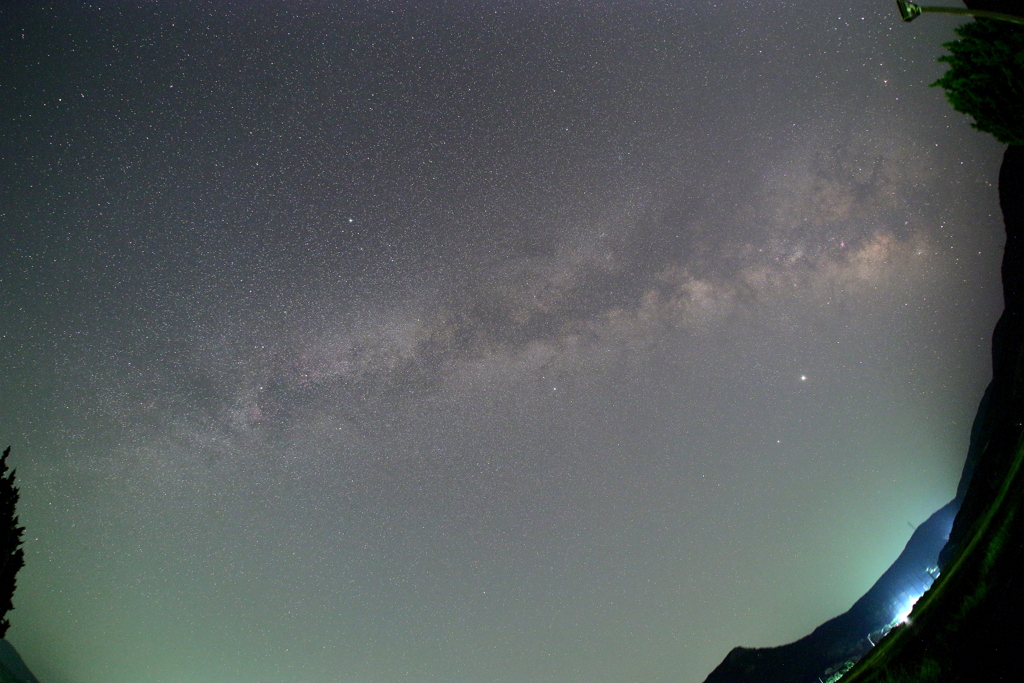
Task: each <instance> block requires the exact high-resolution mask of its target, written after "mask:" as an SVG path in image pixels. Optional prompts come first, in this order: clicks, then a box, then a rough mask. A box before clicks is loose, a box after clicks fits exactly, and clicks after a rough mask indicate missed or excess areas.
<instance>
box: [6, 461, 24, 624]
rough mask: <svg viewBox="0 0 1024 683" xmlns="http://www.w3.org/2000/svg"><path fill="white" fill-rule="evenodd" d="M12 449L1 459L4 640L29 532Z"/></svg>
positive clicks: (22, 565)
mask: <svg viewBox="0 0 1024 683" xmlns="http://www.w3.org/2000/svg"><path fill="white" fill-rule="evenodd" d="M10 452H11V447H10V446H8V447H7V449H6V450H5V451H4V454H3V457H0V638H3V637H4V636H5V635H7V629H8V628H10V626H11V622H10V620H8V619H7V612H9V611H10V610H12V609H14V603H13V602H12V599H13V598H14V589H15V587H16V585H17V583H16V577H17V575H18V570H19V569H21V568H22V567H24V566H25V552H24V551H23V550H22V549H21V537H22V534H24V533H25V528H24V527H21V526H18V515H17V507H18V487H17V486H15V485H14V470H11V472H10V473H9V474H8V472H7V456H8V455H9V454H10Z"/></svg>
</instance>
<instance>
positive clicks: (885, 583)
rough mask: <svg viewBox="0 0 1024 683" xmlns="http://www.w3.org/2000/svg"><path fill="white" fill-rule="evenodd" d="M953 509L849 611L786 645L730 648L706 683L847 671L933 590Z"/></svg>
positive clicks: (790, 681)
mask: <svg viewBox="0 0 1024 683" xmlns="http://www.w3.org/2000/svg"><path fill="white" fill-rule="evenodd" d="M956 505H957V501H955V500H954V501H951V502H950V503H947V504H946V505H945V506H943V507H942V508H941V509H939V510H938V511H937V512H935V513H934V514H933V515H932V516H931V517H929V518H928V521H926V522H925V523H924V524H922V525H920V526H919V527H917V529H916V530H915V531H914V534H913V535H912V536H911V537H910V541H908V542H907V546H906V548H904V550H903V552H902V553H901V554H900V556H899V557H898V558H897V559H896V561H895V562H893V564H892V566H890V567H889V569H887V570H886V571H885V573H884V574H882V576H881V578H879V579H878V581H876V582H875V585H874V586H872V587H871V589H870V590H868V592H867V593H865V594H864V596H863V597H862V598H860V599H859V600H858V601H857V602H856V603H854V605H853V607H851V608H850V609H849V611H847V612H845V613H843V614H841V615H839V616H838V617H835V618H834V619H831V620H829V621H826V622H825V623H824V624H822V625H821V626H819V627H818V628H816V629H814V632H813V633H811V634H810V635H808V636H805V637H803V638H801V639H800V640H798V641H796V642H793V643H790V644H788V645H782V646H779V647H766V648H745V647H737V648H734V649H733V650H732V652H730V653H729V654H728V656H727V657H726V658H725V660H724V661H723V662H722V663H721V664H719V665H718V668H716V669H715V670H714V671H712V672H711V675H710V676H708V678H707V681H706V683H810V682H812V681H817V680H818V679H819V678H820V679H821V680H822V681H825V680H828V678H830V677H832V676H834V675H836V674H837V673H841V672H843V671H845V670H846V668H849V664H852V662H854V661H856V660H857V659H860V657H862V656H863V655H864V654H865V653H866V652H867V651H868V650H870V649H871V648H872V647H873V646H874V644H875V643H877V642H878V641H879V640H880V639H881V638H882V636H884V635H885V634H886V633H888V632H889V630H890V629H892V628H893V627H894V626H896V624H898V623H899V621H901V620H902V617H903V616H905V615H906V614H907V612H909V610H910V606H911V605H912V604H913V602H914V600H916V599H917V598H918V597H919V596H921V595H922V594H923V593H924V592H925V591H926V590H927V589H928V587H929V586H931V584H932V581H933V580H934V578H935V575H936V574H937V573H938V572H937V562H938V559H939V552H940V551H941V550H942V548H943V546H944V545H945V544H946V540H947V538H948V537H949V530H950V528H951V527H952V525H953V517H954V516H955V515H956ZM848 663H849V664H848Z"/></svg>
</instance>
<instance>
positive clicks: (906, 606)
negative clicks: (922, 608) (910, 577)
mask: <svg viewBox="0 0 1024 683" xmlns="http://www.w3.org/2000/svg"><path fill="white" fill-rule="evenodd" d="M920 599H921V596H920V595H911V596H909V597H908V598H907V599H906V600H904V601H903V605H902V606H901V607H900V610H899V612H897V613H896V616H895V618H893V620H892V623H893V625H899V624H902V623H904V622H906V620H907V618H908V617H910V613H911V612H912V611H913V609H914V605H916V604H917V601H918V600H920Z"/></svg>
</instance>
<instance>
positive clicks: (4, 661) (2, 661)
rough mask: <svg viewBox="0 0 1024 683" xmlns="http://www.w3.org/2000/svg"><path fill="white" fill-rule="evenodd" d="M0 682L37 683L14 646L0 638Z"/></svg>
mask: <svg viewBox="0 0 1024 683" xmlns="http://www.w3.org/2000/svg"><path fill="white" fill-rule="evenodd" d="M0 683H39V680H38V679H36V677H35V676H33V675H32V672H31V671H29V670H28V667H27V666H25V662H23V661H22V660H21V655H19V654H18V651H17V650H15V649H14V646H13V645H11V644H10V643H8V642H7V641H6V640H3V639H0Z"/></svg>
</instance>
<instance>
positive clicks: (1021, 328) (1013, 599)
mask: <svg viewBox="0 0 1024 683" xmlns="http://www.w3.org/2000/svg"><path fill="white" fill-rule="evenodd" d="M1021 4H1022V5H1024V2H1022V3H1021ZM971 5H972V6H973V5H974V3H971ZM999 203H1000V206H1001V208H1002V212H1003V219H1004V222H1005V225H1006V248H1005V251H1004V254H1003V264H1002V280H1003V297H1004V302H1005V309H1004V311H1003V314H1002V316H1001V317H1000V319H999V322H998V323H997V325H996V328H995V331H994V333H993V336H992V382H991V384H990V385H989V387H988V389H987V390H986V391H985V395H984V397H983V398H982V401H981V405H980V406H979V408H978V413H977V416H976V417H975V420H974V426H973V428H972V430H971V442H970V448H969V450H968V456H967V460H966V462H965V464H964V469H963V473H962V475H961V479H960V485H959V486H958V488H957V495H956V498H954V499H953V501H951V502H950V503H949V504H947V505H946V506H944V507H943V508H942V509H941V510H939V511H938V512H936V513H935V515H932V517H931V518H930V519H929V520H928V522H926V523H925V524H923V525H921V528H919V529H918V531H917V532H915V534H914V536H913V537H911V539H910V542H909V543H908V544H907V549H906V550H904V552H903V554H902V555H900V557H899V559H897V560H896V562H895V563H893V565H892V566H891V567H890V568H889V569H888V570H887V571H886V573H885V574H883V575H882V578H881V579H879V580H878V582H877V583H876V584H875V585H874V586H873V587H872V588H871V590H869V591H868V592H867V593H866V594H865V595H864V597H862V598H861V599H860V600H858V601H857V602H856V603H855V604H854V606H853V607H852V608H851V609H850V611H849V612H846V613H845V614H843V615H840V616H838V617H836V618H835V619H832V620H831V621H828V622H826V623H825V624H823V625H822V626H820V627H818V628H817V629H815V630H814V632H813V633H811V634H810V635H809V636H807V637H805V638H802V639H800V640H798V641H796V642H794V643H790V644H789V645H783V646H780V647H774V648H761V649H747V648H741V647H739V648H735V649H734V650H733V651H732V652H730V653H729V655H728V656H727V657H726V658H725V660H724V661H723V662H722V663H721V664H720V665H719V666H718V667H717V668H716V669H715V670H714V671H713V672H712V673H711V675H710V676H708V678H707V680H706V683H755V682H756V683H829V681H835V680H837V679H838V678H839V676H840V675H841V674H843V673H844V672H845V671H846V670H847V669H848V668H849V667H850V666H851V665H852V664H853V662H854V661H856V660H858V659H859V658H861V657H863V659H860V662H859V663H857V665H856V666H855V667H854V668H853V669H852V670H850V671H849V673H848V674H847V675H845V676H844V677H843V681H844V683H846V682H847V681H849V683H867V682H871V683H875V682H878V683H882V682H885V683H895V682H896V681H906V682H908V683H911V682H913V683H917V682H918V681H920V682H922V683H923V682H924V681H929V682H934V681H973V680H979V681H981V680H990V681H1000V680H1006V681H1009V680H1017V679H1018V677H1019V675H1020V667H1019V661H1018V658H1019V655H1020V653H1021V651H1022V650H1024V636H1022V635H1021V633H1022V631H1021V630H1020V615H1021V614H1022V613H1024V612H1022V610H1024V572H1021V570H1020V567H1022V566H1024V440H1022V432H1024V429H1022V425H1024V147H1022V146H1011V147H1008V148H1007V150H1006V153H1005V155H1004V157H1003V164H1002V167H1001V169H1000V173H999ZM954 514H955V520H953V522H952V528H951V529H950V526H949V521H948V520H949V518H950V515H954ZM940 520H941V521H940ZM925 527H928V530H927V531H926V532H924V533H922V531H923V530H924V529H925ZM943 530H945V531H943ZM945 532H948V533H949V540H948V542H945V547H942V544H940V545H939V547H935V545H934V544H935V543H936V536H935V534H939V535H941V534H943V533H945ZM919 534H920V536H919ZM943 540H944V539H943ZM940 548H941V552H939V550H940ZM933 551H934V552H935V553H936V556H935V557H936V560H935V563H936V565H937V567H938V568H939V569H940V570H941V571H942V575H941V577H940V578H939V579H938V580H937V581H935V582H934V585H933V586H932V588H931V589H930V590H928V592H927V593H926V594H925V595H924V597H923V598H922V599H921V600H920V602H919V603H918V604H917V606H915V607H914V610H913V612H911V613H910V618H909V620H908V621H907V623H906V624H903V625H897V624H887V627H886V628H885V629H884V630H885V631H889V630H890V629H891V633H889V634H888V635H887V636H886V637H885V638H884V639H883V640H882V642H881V643H878V646H877V647H874V649H872V648H871V644H872V643H876V642H878V641H877V639H876V638H875V636H876V635H881V633H879V631H878V624H879V623H880V622H879V620H880V618H882V616H881V615H884V614H885V610H886V609H889V610H890V613H891V610H892V609H893V607H892V606H893V605H894V604H895V603H894V601H898V600H899V597H898V596H899V595H900V591H905V592H911V593H912V592H913V591H914V590H916V588H915V587H914V586H917V585H919V584H920V582H921V574H920V571H921V568H922V562H923V561H925V560H926V558H927V557H928V553H930V552H933ZM925 569H927V567H925ZM929 578H930V577H929ZM926 581H927V580H926ZM927 583H931V582H930V581H927ZM898 616H900V615H899V613H898V612H897V613H895V614H893V618H896V617H898ZM869 651H870V653H869V654H867V656H864V655H865V653H867V652H869Z"/></svg>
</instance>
